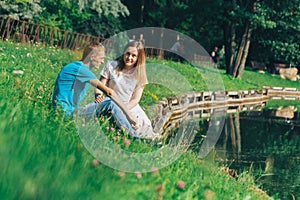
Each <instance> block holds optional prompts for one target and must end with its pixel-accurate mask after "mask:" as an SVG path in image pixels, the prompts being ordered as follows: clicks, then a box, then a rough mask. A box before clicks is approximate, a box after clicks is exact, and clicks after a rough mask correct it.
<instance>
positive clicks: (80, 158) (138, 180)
mask: <svg viewBox="0 0 300 200" xmlns="http://www.w3.org/2000/svg"><path fill="white" fill-rule="evenodd" d="M0 47H1V50H0V60H1V63H2V65H1V79H0V93H1V97H0V130H1V132H0V177H1V184H0V196H1V199H126V200H127V199H176V200H177V199H183V200H186V199H268V197H267V195H266V194H265V193H264V192H262V191H260V190H258V189H257V188H256V185H255V184H254V180H253V178H252V177H251V175H249V174H247V173H246V172H245V173H241V174H240V175H239V179H238V180H235V179H233V178H231V177H230V176H229V175H228V174H226V173H224V172H223V171H222V170H221V169H220V168H219V167H218V164H217V163H215V162H213V161H212V160H213V159H212V157H213V154H210V155H209V156H208V157H207V158H206V159H204V160H202V159H199V158H198V155H197V154H196V153H194V152H192V151H190V150H188V151H187V152H185V153H183V154H182V156H181V157H179V159H177V160H176V161H175V162H173V163H171V164H170V165H168V166H166V167H164V168H161V169H158V170H156V168H155V167H156V166H153V170H152V172H148V173H142V174H141V175H140V174H139V173H123V172H120V171H118V170H115V169H112V168H110V167H108V166H105V165H104V164H101V163H97V162H96V161H94V158H93V156H92V155H91V154H90V153H89V151H88V150H87V149H86V148H85V147H84V146H83V144H82V142H81V140H80V138H79V137H78V131H77V128H76V126H75V123H74V121H67V120H64V119H63V117H62V116H59V115H55V114H54V113H53V112H52V111H51V109H50V107H51V95H52V89H53V85H54V81H55V78H56V75H57V73H58V72H59V70H60V69H61V67H62V66H64V65H65V64H67V63H69V62H70V61H72V60H74V59H76V58H78V57H79V56H78V53H76V54H75V53H73V52H70V51H64V50H60V49H55V48H44V47H40V46H33V47H30V46H22V45H20V44H14V43H10V42H0ZM150 61H151V62H156V63H158V64H162V63H164V64H166V65H168V66H170V67H171V68H173V69H175V70H177V71H179V72H180V74H181V75H182V76H183V77H185V78H186V79H187V80H188V82H189V83H190V85H191V86H192V89H193V90H196V91H201V90H205V89H206V88H207V86H206V85H205V83H204V82H203V79H202V78H203V77H202V74H201V73H200V72H199V70H198V69H196V68H193V67H191V66H189V65H184V64H178V63H174V62H169V61H158V60H150ZM15 70H21V73H22V72H23V74H20V71H19V74H18V73H17V74H16V71H15ZM219 73H220V76H221V77H222V79H223V81H224V85H225V89H228V90H236V89H249V88H260V87H261V86H263V85H270V84H274V85H277V84H282V85H280V86H288V87H297V84H299V82H297V83H291V82H289V81H285V80H281V79H279V78H278V77H274V76H271V75H268V74H259V73H256V72H251V71H245V73H244V78H243V79H242V80H238V79H234V80H233V79H231V78H230V77H229V76H227V75H225V74H224V72H223V71H220V72H219ZM166 83H168V82H166ZM170 84H175V85H176V83H170ZM177 84H178V83H177ZM178 91H179V92H183V91H182V89H180V88H179V89H178ZM168 95H173V94H172V91H170V90H169V89H167V88H166V87H164V86H159V85H155V84H150V85H149V86H147V87H146V90H145V93H144V96H143V101H142V104H143V105H145V106H146V105H150V104H153V103H155V102H157V101H158V100H160V99H161V98H162V97H164V96H168ZM104 125H105V126H107V124H104ZM104 125H102V126H101V127H100V129H105V128H106V127H105V126H104ZM109 128H111V127H109ZM110 130H112V129H110ZM114 131H115V130H114ZM114 131H112V132H114ZM112 134H113V135H114V137H117V139H116V144H119V145H120V148H122V149H124V150H127V151H133V152H141V153H142V152H152V151H156V150H157V148H156V147H153V146H152V145H151V144H148V143H145V142H143V141H134V140H131V144H130V145H129V147H125V146H124V145H123V142H124V141H125V140H127V139H128V138H126V137H125V136H123V135H118V134H117V133H116V132H114V133H112ZM180 181H181V182H180Z"/></svg>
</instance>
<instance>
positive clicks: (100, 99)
mask: <svg viewBox="0 0 300 200" xmlns="http://www.w3.org/2000/svg"><path fill="white" fill-rule="evenodd" d="M103 101H104V97H103V95H102V94H95V101H94V102H95V103H101V102H103Z"/></svg>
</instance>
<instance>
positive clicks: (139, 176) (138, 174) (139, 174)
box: [134, 172, 142, 179]
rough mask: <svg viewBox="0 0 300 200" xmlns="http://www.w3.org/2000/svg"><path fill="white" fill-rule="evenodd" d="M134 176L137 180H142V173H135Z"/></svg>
mask: <svg viewBox="0 0 300 200" xmlns="http://www.w3.org/2000/svg"><path fill="white" fill-rule="evenodd" d="M134 175H135V176H136V177H137V178H138V179H141V178H142V173H141V172H135V173H134Z"/></svg>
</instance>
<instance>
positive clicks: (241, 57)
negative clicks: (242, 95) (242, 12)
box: [232, 0, 256, 78]
mask: <svg viewBox="0 0 300 200" xmlns="http://www.w3.org/2000/svg"><path fill="white" fill-rule="evenodd" d="M255 12H256V0H254V1H253V3H252V13H255ZM252 30H253V21H251V20H250V21H248V22H247V23H246V26H245V31H244V34H243V37H242V40H241V43H240V46H239V51H238V54H237V57H236V60H235V65H234V69H233V73H232V76H233V77H234V78H241V77H242V75H243V72H244V69H245V63H246V59H247V56H248V51H249V47H250V42H251V34H252Z"/></svg>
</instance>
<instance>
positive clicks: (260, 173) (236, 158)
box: [200, 106, 300, 199]
mask: <svg viewBox="0 0 300 200" xmlns="http://www.w3.org/2000/svg"><path fill="white" fill-rule="evenodd" d="M295 111H296V110H295V108H294V107H292V106H289V107H281V108H279V109H277V110H262V111H251V112H242V113H234V114H229V115H228V116H227V118H226V122H225V126H224V129H223V132H222V134H221V137H220V138H219V141H218V143H217V144H216V146H215V158H216V160H218V161H219V162H220V164H226V165H229V166H230V168H232V169H235V170H237V171H238V173H239V172H243V171H245V170H246V171H251V173H252V174H253V175H254V176H255V177H256V180H257V183H258V184H261V188H262V189H264V190H266V191H267V192H268V194H270V195H275V196H276V195H278V197H280V198H281V199H297V197H300V120H299V119H300V113H299V112H295ZM200 124H201V128H202V131H203V133H205V131H206V130H205V129H206V128H207V127H208V125H209V121H208V120H202V121H201V122H200Z"/></svg>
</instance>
